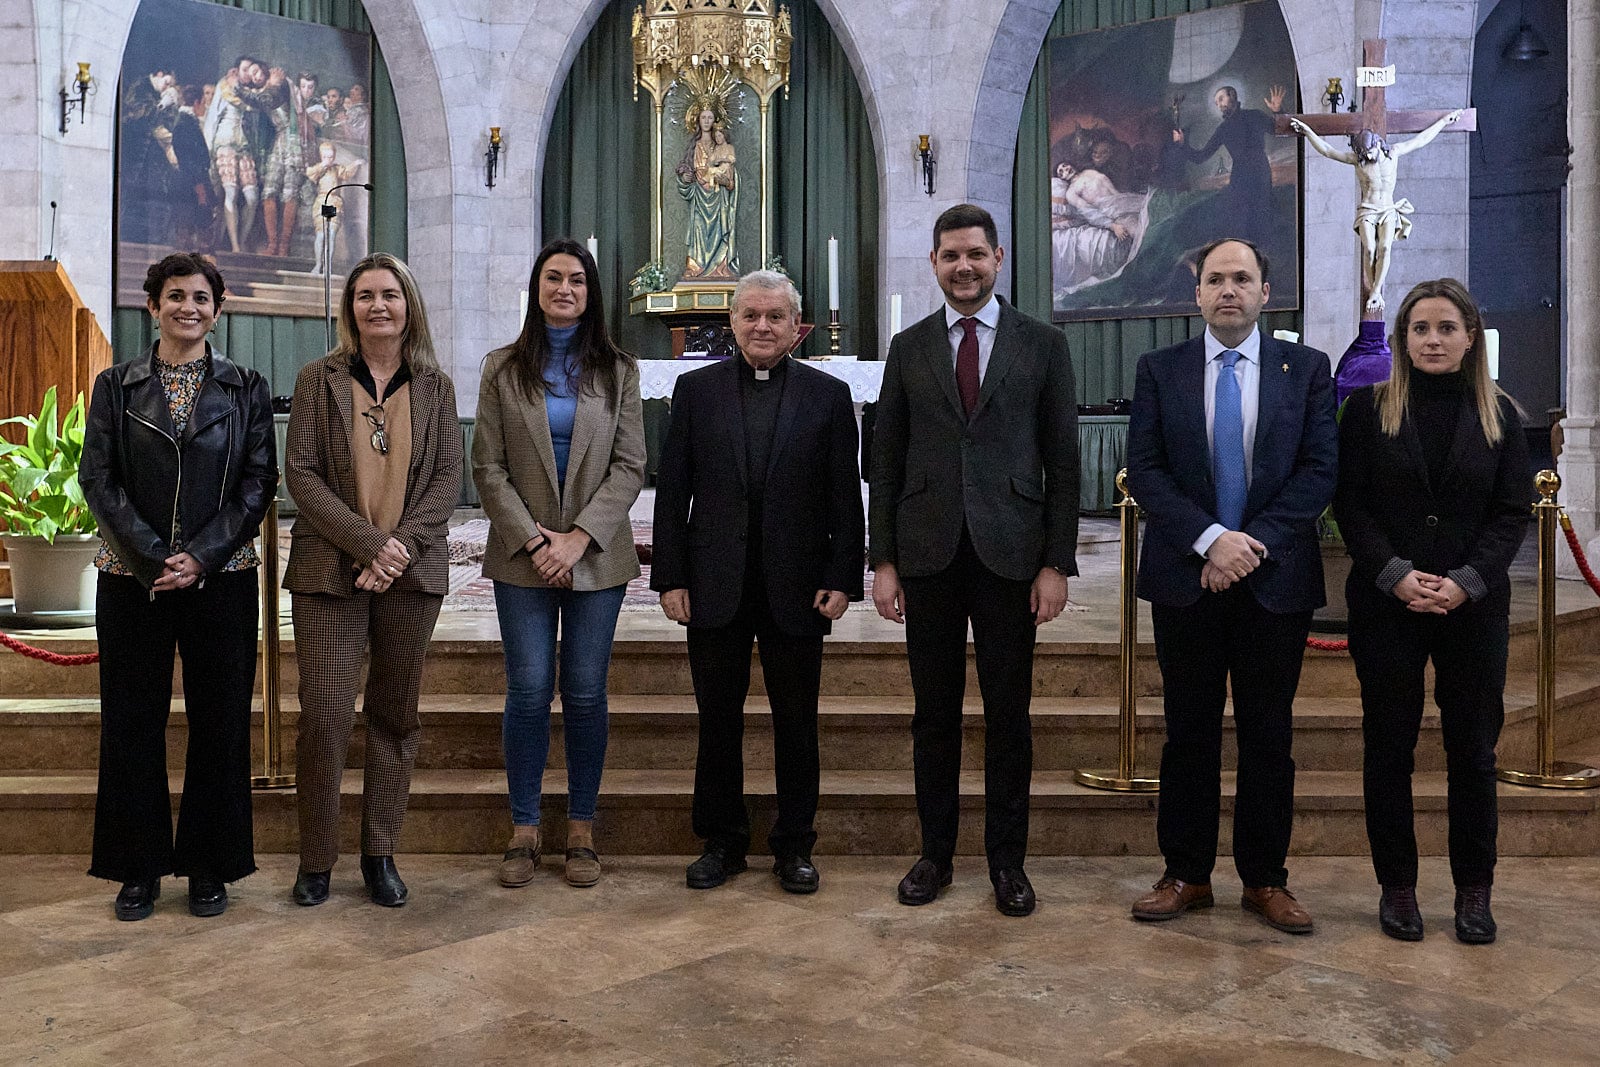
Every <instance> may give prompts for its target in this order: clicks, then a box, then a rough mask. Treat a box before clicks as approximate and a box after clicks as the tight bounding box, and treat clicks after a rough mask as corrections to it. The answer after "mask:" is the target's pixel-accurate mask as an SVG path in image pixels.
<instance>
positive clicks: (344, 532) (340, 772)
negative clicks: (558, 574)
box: [283, 357, 462, 871]
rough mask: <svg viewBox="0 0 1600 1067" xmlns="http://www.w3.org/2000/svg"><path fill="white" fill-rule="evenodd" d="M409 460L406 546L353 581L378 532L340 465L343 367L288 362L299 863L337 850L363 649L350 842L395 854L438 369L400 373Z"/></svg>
mask: <svg viewBox="0 0 1600 1067" xmlns="http://www.w3.org/2000/svg"><path fill="white" fill-rule="evenodd" d="M411 382H412V384H411V469H410V471H409V472H408V476H407V479H406V502H405V511H404V513H403V514H402V515H401V518H400V525H399V526H398V527H396V528H395V530H394V537H395V538H397V539H398V540H399V541H400V542H401V543H402V544H404V545H405V546H406V548H407V549H409V550H410V552H411V560H412V562H411V565H410V566H409V567H407V568H406V571H405V573H404V574H402V575H401V576H400V578H399V579H397V580H396V581H395V583H394V585H392V586H391V587H390V588H389V591H388V592H386V593H376V594H374V593H363V592H360V591H359V590H357V589H356V588H355V571H356V568H357V567H358V566H365V565H366V564H367V563H370V562H371V561H372V559H373V557H374V556H376V555H377V552H378V549H379V548H380V547H382V545H383V544H384V542H386V541H387V540H388V538H389V534H386V533H384V532H383V531H381V530H379V529H377V528H376V527H374V526H373V525H372V524H371V523H369V522H367V521H366V519H364V518H362V517H361V516H360V515H359V514H357V513H356V511H355V508H354V504H355V474H354V471H353V469H352V466H351V462H350V426H351V422H352V418H353V414H352V412H351V405H350V371H349V365H348V363H347V362H345V361H344V360H342V359H336V358H333V357H329V358H325V359H321V360H316V361H314V362H312V363H309V364H307V365H306V366H305V367H304V368H302V369H301V371H300V375H299V377H298V378H297V379H296V381H295V387H294V409H293V411H292V412H291V413H290V415H289V437H288V442H287V445H286V447H285V450H284V473H285V478H286V480H287V481H288V483H289V491H290V492H291V493H293V494H294V499H295V503H296V504H298V505H299V508H300V514H299V517H298V518H296V519H295V524H294V540H293V543H292V545H291V547H290V551H289V566H288V568H287V569H286V570H285V572H284V576H283V587H284V588H285V589H288V590H290V591H292V592H293V594H294V631H295V649H296V655H297V658H298V660H299V668H300V724H299V735H298V736H299V750H298V752H297V754H296V772H297V779H296V781H297V787H298V792H299V808H300V866H301V869H302V870H307V871H326V870H329V869H331V868H332V867H333V864H334V861H335V860H337V859H338V858H339V783H340V780H341V779H342V778H343V776H344V763H345V755H346V752H347V751H348V749H349V747H350V731H351V729H352V728H353V727H354V725H355V715H356V691H357V689H358V688H359V687H360V684H361V666H362V656H363V653H368V652H370V654H371V655H370V659H371V663H372V666H371V668H370V669H369V670H368V672H367V689H366V699H365V702H364V704H363V708H364V710H365V711H366V715H367V754H366V770H365V773H364V775H363V777H364V780H365V786H364V790H363V792H364V798H363V805H362V815H361V851H362V852H364V853H366V854H367V855H370V856H386V855H390V854H392V853H393V852H394V849H395V844H396V842H397V840H398V839H399V836H400V824H401V823H402V822H403V821H404V819H405V814H406V801H407V799H408V798H409V796H410V792H411V767H412V764H413V763H415V762H416V757H417V745H418V743H419V741H420V740H421V728H420V726H419V724H418V718H417V698H418V695H419V694H420V692H421V687H422V661H423V657H424V655H425V654H426V653H427V651H428V642H429V640H430V639H431V638H432V636H433V624H434V623H435V622H436V621H437V620H438V618H439V608H440V606H441V605H442V604H443V603H444V593H445V590H446V589H447V588H448V586H449V581H450V579H449V549H448V544H447V542H446V539H445V534H446V527H447V526H448V524H449V519H450V514H451V511H452V509H453V508H454V507H455V502H456V498H457V495H458V494H459V492H460V485H461V463H462V447H461V426H460V423H459V422H458V421H457V419H456V403H455V387H454V386H453V385H452V384H451V382H450V378H449V376H448V375H446V374H444V373H443V372H442V371H422V372H419V373H417V374H416V376H415V377H413V378H412V380H411Z"/></svg>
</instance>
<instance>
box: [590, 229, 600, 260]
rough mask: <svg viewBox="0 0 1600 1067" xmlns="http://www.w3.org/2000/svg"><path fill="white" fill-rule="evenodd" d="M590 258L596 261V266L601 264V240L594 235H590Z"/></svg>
mask: <svg viewBox="0 0 1600 1067" xmlns="http://www.w3.org/2000/svg"><path fill="white" fill-rule="evenodd" d="M589 258H590V259H592V260H594V261H595V263H596V265H598V264H599V262H600V239H599V238H597V237H596V236H595V235H594V234H592V233H591V234H590V235H589Z"/></svg>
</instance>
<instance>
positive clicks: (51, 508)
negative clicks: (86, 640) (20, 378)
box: [0, 385, 99, 615]
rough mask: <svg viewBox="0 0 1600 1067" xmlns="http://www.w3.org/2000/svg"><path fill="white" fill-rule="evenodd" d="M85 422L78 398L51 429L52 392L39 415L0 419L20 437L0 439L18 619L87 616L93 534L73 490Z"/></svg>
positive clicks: (1, 522) (4, 524)
mask: <svg viewBox="0 0 1600 1067" xmlns="http://www.w3.org/2000/svg"><path fill="white" fill-rule="evenodd" d="M84 421H85V408H84V402H83V394H82V393H79V394H78V398H77V401H76V402H75V403H74V404H73V405H72V407H71V408H70V409H69V410H68V411H67V413H66V417H65V418H63V419H62V420H61V421H60V423H59V425H58V423H57V419H56V388H55V386H53V385H52V386H51V387H50V388H49V390H47V391H46V392H45V394H44V403H43V404H42V405H41V406H40V408H39V414H37V415H19V416H16V417H14V418H9V419H4V420H0V426H20V427H21V428H22V434H23V441H22V442H21V443H16V442H12V441H8V440H0V539H3V540H4V544H5V548H6V557H7V558H8V559H9V560H10V561H11V587H12V595H13V598H14V600H15V608H16V611H17V613H18V614H25V615H33V614H40V613H46V612H52V613H53V612H66V613H80V612H90V611H93V610H94V591H95V573H94V566H93V563H94V556H95V552H96V551H97V550H98V548H99V538H97V537H96V536H95V531H96V529H97V528H98V527H97V524H96V523H95V519H94V515H93V514H91V513H90V511H89V505H88V503H87V501H85V500H84V498H83V489H82V488H81V487H80V486H79V485H78V462H79V460H80V459H81V458H82V456H83V431H84Z"/></svg>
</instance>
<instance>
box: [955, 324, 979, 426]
mask: <svg viewBox="0 0 1600 1067" xmlns="http://www.w3.org/2000/svg"><path fill="white" fill-rule="evenodd" d="M961 329H962V330H964V331H965V332H964V333H962V335H961V345H960V346H959V347H958V348H957V349H956V390H957V391H958V392H959V393H960V394H961V406H962V407H963V408H965V409H966V412H967V418H969V419H970V418H971V417H972V409H973V408H975V407H977V406H978V320H977V319H974V318H965V319H962V320H961Z"/></svg>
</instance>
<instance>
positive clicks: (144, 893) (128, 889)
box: [115, 878, 161, 923]
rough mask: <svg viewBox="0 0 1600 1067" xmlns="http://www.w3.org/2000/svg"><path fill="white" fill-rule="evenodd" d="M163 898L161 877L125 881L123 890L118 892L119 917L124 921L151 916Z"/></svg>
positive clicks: (116, 906)
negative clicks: (139, 880) (158, 901)
mask: <svg viewBox="0 0 1600 1067" xmlns="http://www.w3.org/2000/svg"><path fill="white" fill-rule="evenodd" d="M160 898H161V879H159V878H151V879H149V880H148V881H142V882H124V883H122V891H121V892H120V893H118V894H117V902H116V905H115V908H116V912H117V918H119V919H121V920H122V921H123V922H127V923H131V922H138V921H139V920H140V919H148V918H150V913H151V912H153V911H155V910H156V901H157V900H159V899H160Z"/></svg>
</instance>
